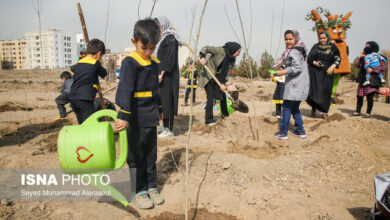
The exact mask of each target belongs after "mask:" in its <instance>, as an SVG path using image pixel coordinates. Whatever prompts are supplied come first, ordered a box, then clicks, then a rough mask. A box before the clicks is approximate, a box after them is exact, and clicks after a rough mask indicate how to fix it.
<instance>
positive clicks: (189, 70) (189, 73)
mask: <svg viewBox="0 0 390 220" xmlns="http://www.w3.org/2000/svg"><path fill="white" fill-rule="evenodd" d="M183 75H184V76H185V77H186V78H187V80H188V81H187V90H186V95H185V98H184V106H188V96H189V95H190V93H191V87H192V89H193V94H192V103H195V97H196V95H195V92H196V88H197V87H198V85H197V78H198V70H197V69H196V68H195V67H194V65H193V63H192V60H191V61H190V63H189V64H188V68H187V69H186V71H184V72H183ZM192 75H193V76H192ZM191 78H193V82H192V84H191Z"/></svg>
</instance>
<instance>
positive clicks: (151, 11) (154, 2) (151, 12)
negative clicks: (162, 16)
mask: <svg viewBox="0 0 390 220" xmlns="http://www.w3.org/2000/svg"><path fill="white" fill-rule="evenodd" d="M156 3H157V0H153V6H152V10H150V15H149V18H151V17H152V15H153V11H154V6H155V5H156Z"/></svg>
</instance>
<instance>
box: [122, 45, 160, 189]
mask: <svg viewBox="0 0 390 220" xmlns="http://www.w3.org/2000/svg"><path fill="white" fill-rule="evenodd" d="M159 62H160V61H159V60H158V59H157V58H155V57H154V56H151V58H150V59H145V58H142V57H141V56H140V55H139V54H138V53H136V52H132V53H130V54H129V55H128V56H127V57H126V58H125V59H124V60H123V61H122V65H121V70H120V72H121V78H120V81H119V85H118V90H117V93H116V98H115V101H116V104H117V105H119V106H120V107H121V109H120V110H119V113H118V118H119V119H122V120H126V121H128V122H129V128H128V129H127V135H128V147H129V151H128V152H129V153H128V157H127V163H128V165H129V167H130V177H131V178H136V181H135V182H136V187H135V190H136V193H138V192H142V191H146V190H148V189H150V188H157V169H156V160H157V130H156V127H157V126H158V125H159V113H160V112H162V106H161V105H160V97H159V94H158V67H157V64H158V63H159ZM132 168H135V169H132Z"/></svg>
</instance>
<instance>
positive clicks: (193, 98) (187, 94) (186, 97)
mask: <svg viewBox="0 0 390 220" xmlns="http://www.w3.org/2000/svg"><path fill="white" fill-rule="evenodd" d="M192 90H193V92H192V102H193V103H195V97H196V95H195V92H196V88H193V89H192ZM190 93H191V88H188V87H187V90H186V96H185V98H184V102H185V103H187V102H188V96H189V95H190Z"/></svg>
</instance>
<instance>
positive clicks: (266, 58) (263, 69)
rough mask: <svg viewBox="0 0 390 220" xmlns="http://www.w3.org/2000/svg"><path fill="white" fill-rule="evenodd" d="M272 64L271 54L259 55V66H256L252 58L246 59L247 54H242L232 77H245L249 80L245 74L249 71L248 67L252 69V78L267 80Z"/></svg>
mask: <svg viewBox="0 0 390 220" xmlns="http://www.w3.org/2000/svg"><path fill="white" fill-rule="evenodd" d="M273 63H274V59H273V58H272V56H271V54H269V53H268V52H267V51H264V52H263V53H262V54H261V58H260V63H259V64H260V65H259V64H257V62H256V61H255V60H254V59H253V58H252V57H249V59H248V58H247V54H246V53H244V54H243V55H242V58H241V61H240V63H239V64H238V65H236V66H235V68H234V75H237V76H241V77H246V78H249V73H248V72H247V71H248V69H249V65H251V67H252V71H253V77H258V76H260V77H261V78H263V79H268V78H269V73H268V70H270V69H271V66H272V65H273Z"/></svg>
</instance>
